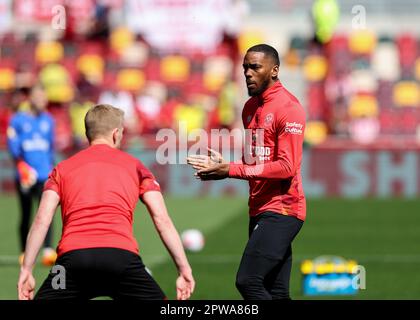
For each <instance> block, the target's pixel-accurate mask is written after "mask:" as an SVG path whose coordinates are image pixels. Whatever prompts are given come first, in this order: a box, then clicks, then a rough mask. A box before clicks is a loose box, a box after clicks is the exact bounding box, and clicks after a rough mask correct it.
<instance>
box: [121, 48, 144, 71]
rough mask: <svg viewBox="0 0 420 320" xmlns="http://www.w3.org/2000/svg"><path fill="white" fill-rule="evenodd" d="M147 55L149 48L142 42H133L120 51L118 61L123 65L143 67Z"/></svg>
mask: <svg viewBox="0 0 420 320" xmlns="http://www.w3.org/2000/svg"><path fill="white" fill-rule="evenodd" d="M148 55H149V48H148V47H147V46H146V45H145V44H142V43H133V44H131V45H130V46H129V47H127V48H126V49H124V50H123V51H122V53H121V58H120V63H121V65H122V66H124V67H137V68H141V67H144V65H145V64H146V61H147V59H148Z"/></svg>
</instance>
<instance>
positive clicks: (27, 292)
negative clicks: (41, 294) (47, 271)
mask: <svg viewBox="0 0 420 320" xmlns="http://www.w3.org/2000/svg"><path fill="white" fill-rule="evenodd" d="M17 287H18V299H19V300H32V299H33V298H34V290H35V279H34V277H33V275H32V272H31V271H29V270H27V269H24V268H22V269H21V270H20V274H19V280H18V285H17Z"/></svg>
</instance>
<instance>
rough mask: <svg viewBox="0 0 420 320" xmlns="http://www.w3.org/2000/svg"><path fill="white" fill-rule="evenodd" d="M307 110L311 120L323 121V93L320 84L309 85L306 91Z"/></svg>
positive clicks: (322, 87) (324, 101)
mask: <svg viewBox="0 0 420 320" xmlns="http://www.w3.org/2000/svg"><path fill="white" fill-rule="evenodd" d="M306 101H307V110H308V117H309V119H311V120H321V119H324V120H325V104H326V99H325V92H324V86H323V85H321V84H316V83H311V84H309V86H308V91H307V99H306Z"/></svg>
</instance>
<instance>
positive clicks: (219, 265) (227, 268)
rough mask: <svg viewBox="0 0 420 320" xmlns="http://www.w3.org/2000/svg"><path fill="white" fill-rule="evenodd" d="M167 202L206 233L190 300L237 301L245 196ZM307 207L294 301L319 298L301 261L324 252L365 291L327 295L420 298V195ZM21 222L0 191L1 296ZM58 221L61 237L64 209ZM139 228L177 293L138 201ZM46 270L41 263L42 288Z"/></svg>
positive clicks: (162, 278)
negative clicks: (362, 277) (347, 264)
mask: <svg viewBox="0 0 420 320" xmlns="http://www.w3.org/2000/svg"><path fill="white" fill-rule="evenodd" d="M166 201H167V206H168V209H169V212H170V214H171V216H172V218H173V220H174V222H175V225H176V227H177V229H178V230H179V231H182V230H185V229H187V228H197V229H200V230H202V231H203V233H204V234H205V237H206V245H205V248H204V249H203V250H202V251H201V252H199V253H189V254H188V256H189V259H190V263H191V265H192V268H193V273H194V276H195V278H196V281H197V287H196V291H195V293H194V295H193V299H240V296H239V294H238V292H237V291H236V289H235V285H234V283H235V274H236V270H237V267H238V264H239V260H240V257H241V253H242V250H243V248H244V246H245V243H246V238H247V222H248V219H247V207H246V202H247V199H245V198H194V199H189V198H188V199H179V198H170V197H168V198H167V199H166ZM307 207H308V212H307V221H306V222H305V224H304V226H303V228H302V230H301V232H300V233H299V235H298V237H297V238H296V240H295V241H294V245H293V255H294V265H293V270H292V278H291V296H292V298H293V299H309V298H310V299H314V298H312V297H305V296H303V295H302V291H301V280H302V277H301V275H300V272H299V264H300V262H301V261H302V260H303V259H308V258H315V257H317V256H319V255H327V254H328V255H339V256H343V257H345V258H352V259H355V260H356V261H357V262H358V263H359V264H361V265H363V266H364V267H365V269H366V289H365V290H362V291H360V292H359V293H358V294H357V295H355V296H342V297H338V296H336V297H321V298H322V299H331V298H333V299H420V290H419V288H420V278H419V277H418V270H419V269H420V250H419V245H420V199H411V200H403V199H381V200H379V199H376V200H375V199H364V200H343V199H322V200H308V204H307ZM17 223H18V210H17V200H16V198H15V197H12V196H1V197H0V299H16V282H17V277H18V272H19V266H18V264H17V256H18V254H19V251H18V236H17ZM54 223H55V227H56V228H55V234H56V237H55V241H56V242H57V240H58V236H59V234H60V231H61V226H60V217H59V212H57V214H56V218H55V221H54ZM134 232H135V234H136V237H137V240H138V241H139V244H140V250H141V255H142V257H143V260H144V262H145V264H146V266H148V267H149V269H151V270H152V272H153V276H154V277H155V279H156V280H157V281H158V283H159V284H160V285H161V287H162V288H163V290H164V291H165V292H166V293H167V295H168V297H169V298H170V299H173V298H174V297H175V278H176V270H175V267H174V265H173V263H172V261H171V260H170V258H169V255H168V254H167V253H166V251H165V248H164V246H163V245H162V244H161V242H160V239H159V237H158V235H157V233H156V231H155V230H154V227H153V224H152V223H151V219H150V217H149V216H148V214H147V211H146V210H145V208H144V206H143V205H141V204H139V205H138V208H137V212H136V215H135V227H134ZM48 270H49V269H48V268H46V267H43V266H42V265H40V264H38V265H37V266H36V268H35V271H34V275H35V277H36V280H37V288H38V287H39V285H40V284H41V282H42V281H43V280H44V278H45V277H46V275H47V273H48ZM318 299H319V298H318Z"/></svg>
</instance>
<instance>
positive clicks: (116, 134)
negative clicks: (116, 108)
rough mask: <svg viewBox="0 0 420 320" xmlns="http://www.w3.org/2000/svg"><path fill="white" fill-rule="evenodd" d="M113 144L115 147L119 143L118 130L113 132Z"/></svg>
mask: <svg viewBox="0 0 420 320" xmlns="http://www.w3.org/2000/svg"><path fill="white" fill-rule="evenodd" d="M112 142H113V143H114V145H116V144H117V143H118V128H115V129H113V130H112Z"/></svg>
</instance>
